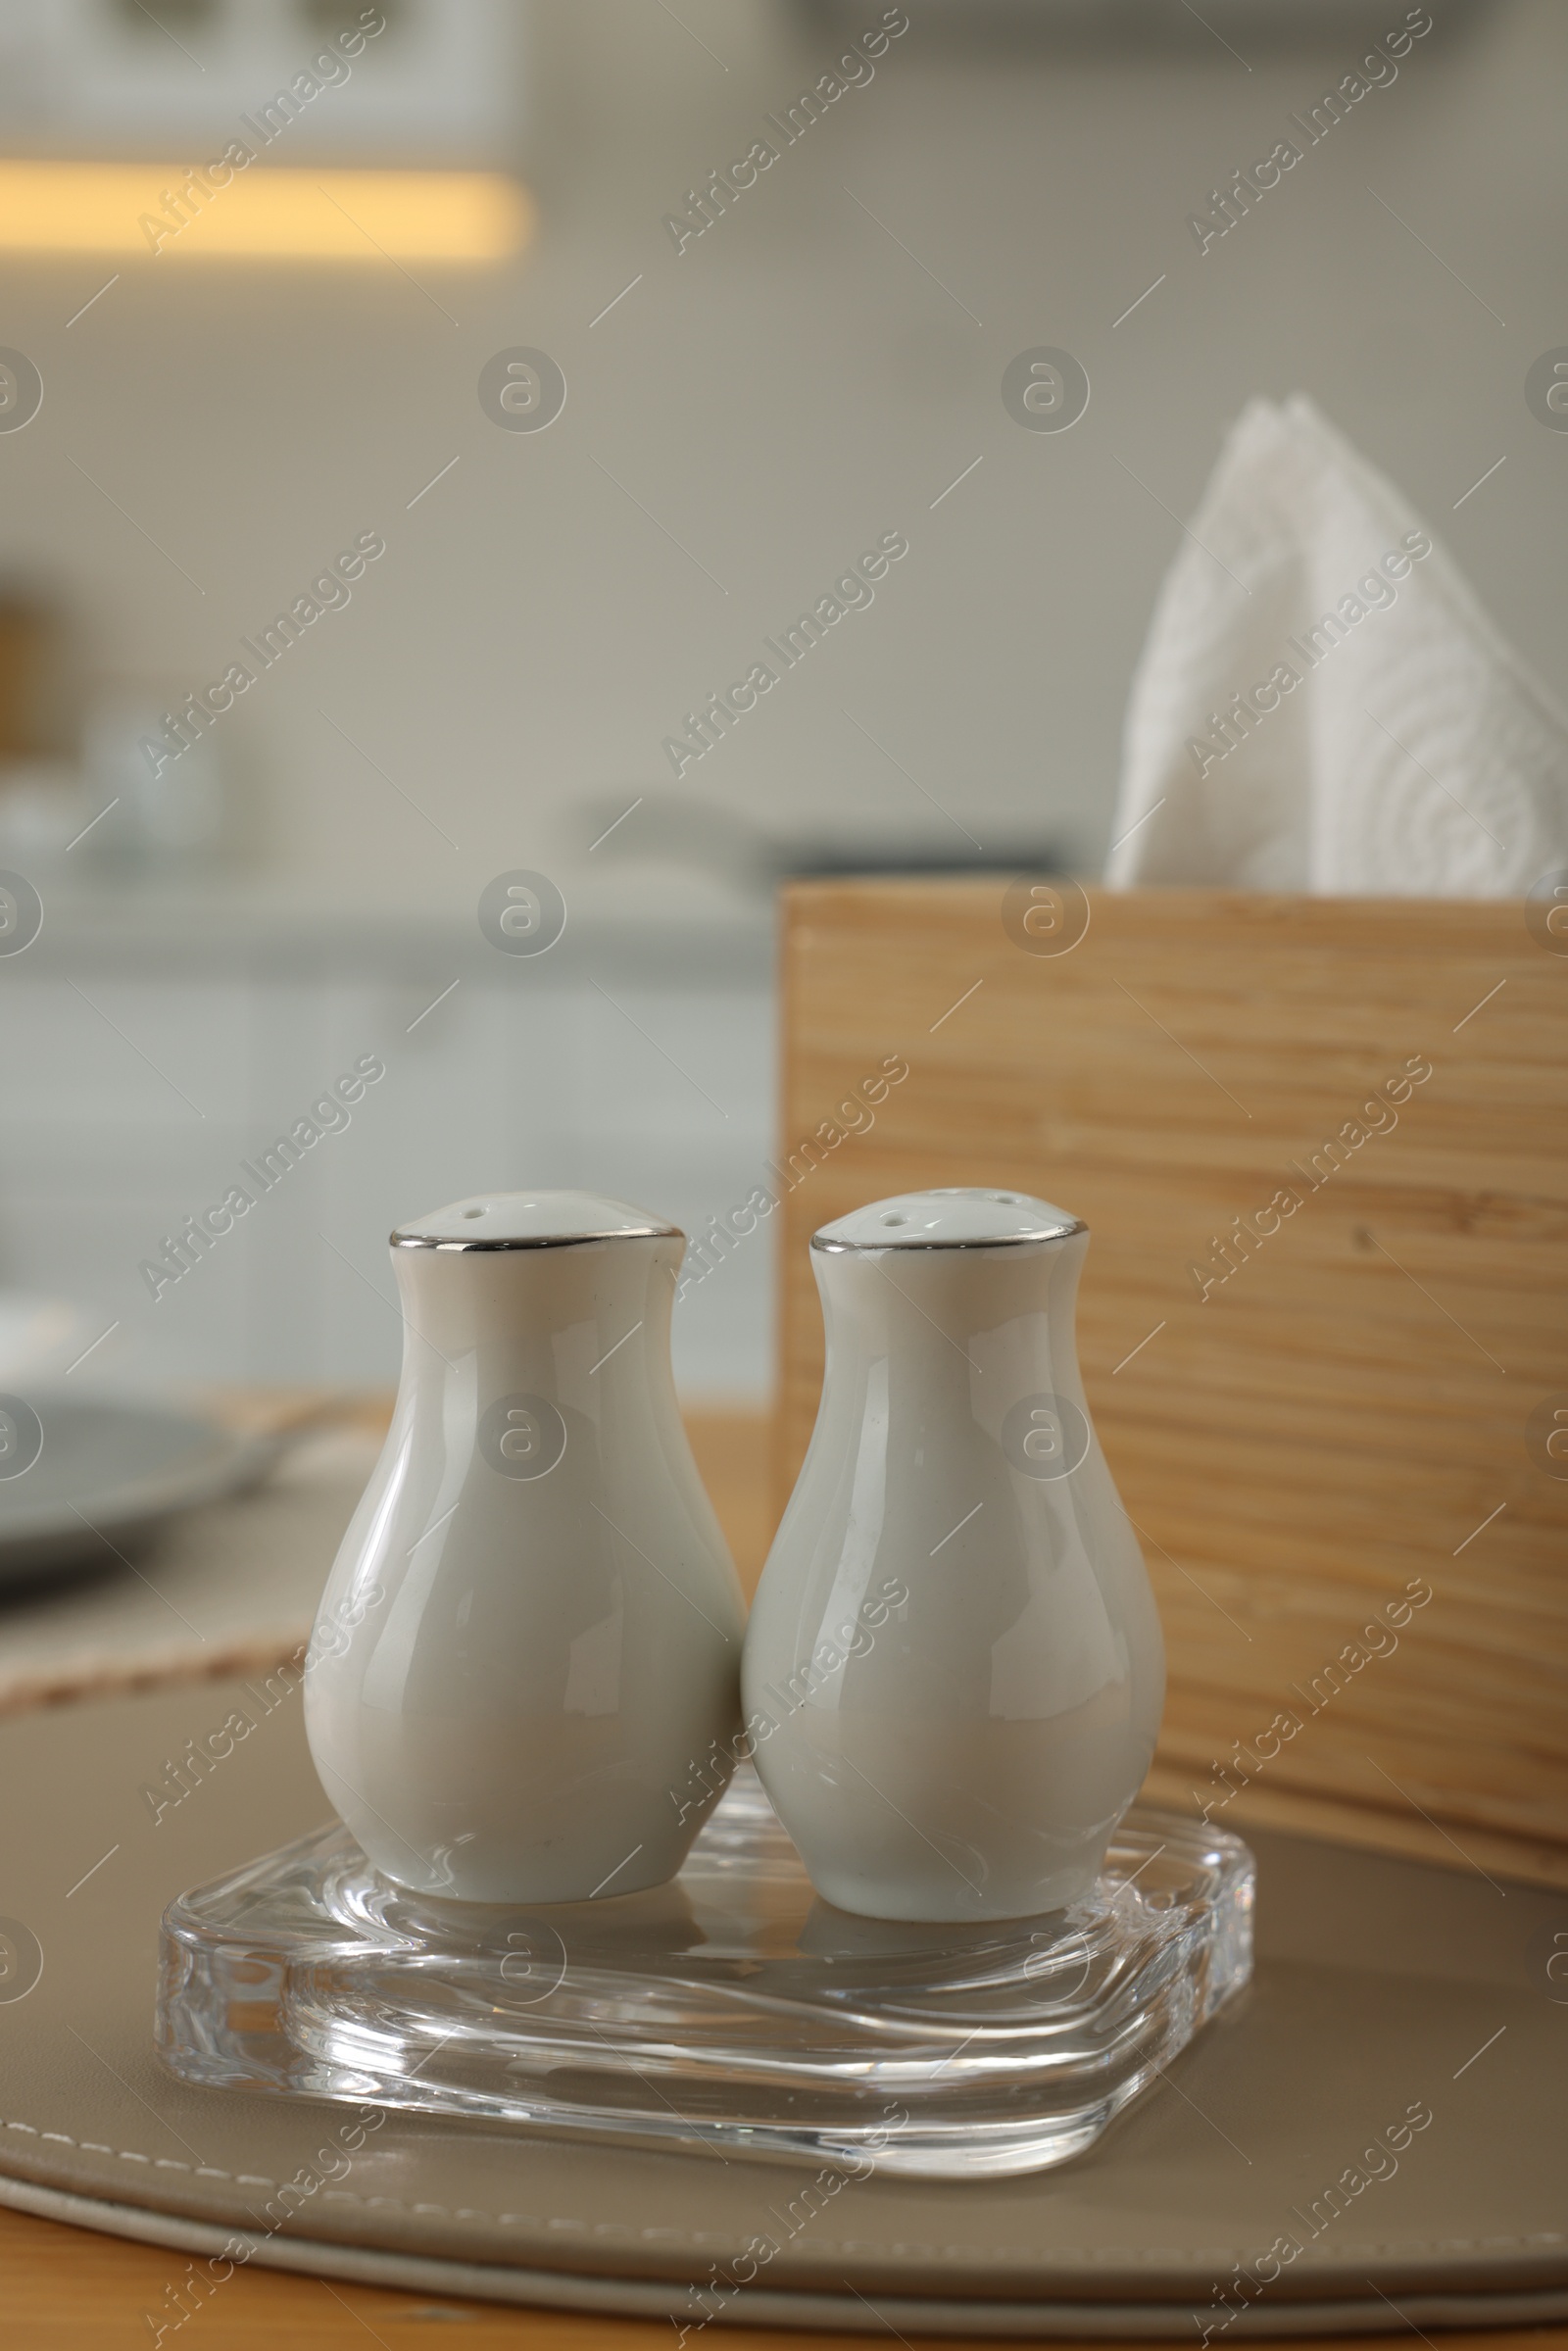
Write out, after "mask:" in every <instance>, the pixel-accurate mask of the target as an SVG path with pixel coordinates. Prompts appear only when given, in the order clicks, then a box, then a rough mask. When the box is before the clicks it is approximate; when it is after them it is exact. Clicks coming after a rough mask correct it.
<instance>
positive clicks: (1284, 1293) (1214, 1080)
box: [777, 880, 1568, 1885]
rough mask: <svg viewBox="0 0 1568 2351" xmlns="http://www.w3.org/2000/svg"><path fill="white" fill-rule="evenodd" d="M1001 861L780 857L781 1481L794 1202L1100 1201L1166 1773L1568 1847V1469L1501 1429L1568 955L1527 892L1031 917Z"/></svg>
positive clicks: (801, 1277)
mask: <svg viewBox="0 0 1568 2351" xmlns="http://www.w3.org/2000/svg"><path fill="white" fill-rule="evenodd" d="M1004 892H1005V883H1004V882H1003V881H1002V880H997V881H994V882H993V881H965V882H962V883H946V882H944V883H918V882H914V883H906V882H893V881H888V882H854V883H822V884H803V885H799V886H797V887H796V888H794V889H793V890H792V891H791V892H790V893H789V896H788V899H787V906H786V918H785V930H784V948H783V955H784V972H783V978H784V997H785V1067H784V1080H783V1084H784V1104H783V1133H784V1138H785V1141H784V1147H783V1149H782V1150H781V1151H780V1154H779V1166H780V1168H781V1170H782V1172H783V1174H784V1177H785V1180H786V1182H788V1183H790V1184H791V1185H792V1188H791V1189H790V1190H788V1192H787V1194H786V1197H785V1200H784V1205H783V1212H782V1217H781V1219H780V1221H781V1224H782V1250H781V1279H782V1300H781V1316H780V1328H781V1334H782V1358H783V1359H782V1367H781V1415H780V1433H779V1434H780V1449H779V1457H778V1461H777V1471H778V1478H779V1481H780V1492H781V1493H784V1492H787V1490H788V1485H789V1483H790V1481H792V1480H793V1477H794V1475H795V1472H796V1470H797V1468H798V1466H799V1463H800V1461H801V1458H802V1456H803V1454H804V1452H805V1448H806V1444H807V1441H808V1438H809V1433H810V1428H811V1423H812V1420H813V1418H814V1414H815V1407H816V1400H817V1395H818V1391H819V1386H820V1379H821V1320H820V1315H819V1312H818V1308H817V1302H816V1297H815V1292H814V1286H813V1284H812V1280H811V1275H810V1271H809V1254H808V1243H809V1236H810V1234H811V1233H812V1232H813V1231H814V1230H815V1228H816V1227H817V1226H818V1225H821V1224H823V1223H825V1222H826V1221H828V1219H830V1218H832V1217H834V1216H838V1215H842V1214H843V1213H845V1212H846V1211H847V1210H848V1209H850V1208H852V1207H854V1206H856V1205H858V1204H859V1203H861V1202H863V1201H866V1200H875V1199H878V1198H881V1197H884V1196H886V1195H888V1194H891V1193H897V1192H905V1191H909V1190H913V1189H916V1188H920V1187H924V1186H929V1185H944V1184H956V1185H962V1184H978V1183H985V1184H997V1185H1005V1186H1007V1187H1008V1188H1016V1189H1019V1190H1028V1191H1030V1192H1034V1193H1039V1194H1042V1195H1043V1196H1044V1197H1045V1198H1047V1199H1048V1200H1054V1201H1056V1202H1057V1203H1058V1204H1059V1205H1061V1206H1064V1207H1067V1208H1070V1209H1073V1210H1075V1211H1076V1212H1077V1213H1079V1214H1080V1215H1082V1216H1084V1217H1086V1218H1087V1220H1088V1222H1089V1224H1090V1227H1091V1230H1092V1234H1093V1240H1092V1245H1091V1249H1090V1255H1089V1264H1088V1269H1087V1272H1086V1275H1085V1279H1084V1288H1083V1296H1082V1301H1081V1309H1080V1347H1081V1353H1082V1361H1083V1368H1084V1376H1085V1380H1086V1383H1087V1386H1088V1390H1089V1396H1090V1399H1091V1404H1092V1408H1093V1410H1094V1413H1095V1417H1096V1421H1097V1425H1098V1426H1099V1428H1100V1431H1101V1435H1102V1438H1103V1443H1104V1446H1105V1451H1106V1453H1107V1455H1108V1456H1109V1459H1110V1462H1111V1466H1112V1469H1113V1471H1114V1473H1115V1475H1116V1478H1117V1480H1118V1483H1119V1485H1120V1488H1121V1492H1122V1494H1123V1497H1124V1500H1125V1502H1126V1505H1127V1508H1128V1510H1129V1512H1130V1514H1131V1516H1132V1518H1133V1520H1134V1522H1135V1524H1136V1525H1137V1526H1138V1528H1139V1530H1140V1532H1141V1534H1142V1537H1143V1542H1144V1550H1145V1554H1146V1557H1147V1558H1148V1560H1149V1564H1150V1570H1151V1573H1152V1577H1153V1580H1154V1584H1155V1589H1156V1592H1157V1593H1158V1597H1159V1603H1160V1608H1161V1613H1162V1615H1163V1618H1164V1623H1165V1632H1166V1640H1167V1643H1168V1647H1169V1653H1170V1666H1171V1681H1170V1696H1169V1701H1168V1705H1167V1709H1166V1718H1165V1729H1164V1734H1163V1738H1162V1740H1161V1745H1160V1750H1159V1754H1158V1757H1157V1759H1156V1763H1155V1768H1154V1773H1153V1776H1152V1781H1151V1785H1150V1793H1151V1795H1152V1796H1155V1797H1157V1798H1158V1799H1159V1800H1161V1801H1165V1802H1180V1803H1181V1804H1182V1805H1183V1807H1184V1808H1190V1809H1197V1808H1199V1807H1200V1806H1201V1804H1202V1803H1203V1802H1205V1801H1207V1802H1208V1803H1209V1804H1210V1806H1211V1807H1212V1817H1214V1818H1216V1819H1219V1820H1222V1821H1225V1822H1245V1821H1246V1820H1247V1819H1248V1818H1253V1819H1262V1820H1268V1821H1270V1822H1272V1823H1273V1824H1274V1825H1276V1826H1279V1827H1286V1828H1302V1829H1306V1830H1309V1831H1310V1832H1312V1833H1314V1834H1318V1835H1331V1836H1340V1837H1348V1838H1350V1839H1352V1840H1354V1841H1358V1842H1365V1843H1370V1844H1373V1845H1382V1846H1385V1847H1387V1848H1389V1849H1397V1850H1400V1851H1406V1852H1413V1853H1417V1854H1420V1855H1422V1856H1423V1857H1425V1858H1429V1859H1433V1860H1438V1861H1447V1862H1449V1863H1452V1864H1453V1865H1454V1866H1463V1865H1464V1864H1465V1863H1466V1861H1469V1862H1471V1863H1473V1864H1474V1865H1476V1866H1479V1867H1482V1868H1483V1869H1485V1870H1487V1871H1488V1872H1490V1873H1493V1874H1495V1875H1498V1876H1501V1875H1504V1874H1506V1873H1508V1872H1512V1873H1514V1874H1516V1875H1519V1876H1523V1877H1527V1878H1532V1879H1536V1880H1538V1881H1541V1882H1544V1883H1550V1884H1556V1885H1564V1884H1568V1707H1565V1703H1564V1688H1565V1684H1564V1669H1565V1666H1568V1606H1565V1593H1568V1573H1565V1546H1564V1535H1565V1532H1568V1483H1563V1482H1560V1481H1559V1480H1557V1479H1556V1478H1555V1477H1553V1476H1551V1475H1548V1474H1547V1473H1546V1472H1545V1470H1544V1468H1542V1467H1540V1466H1538V1464H1537V1461H1536V1460H1535V1459H1533V1458H1532V1454H1531V1452H1530V1451H1529V1449H1527V1423H1528V1422H1529V1420H1530V1416H1531V1414H1532V1412H1533V1411H1534V1410H1535V1409H1536V1408H1537V1407H1538V1406H1540V1405H1542V1404H1543V1403H1544V1402H1545V1401H1547V1400H1549V1399H1550V1398H1552V1397H1553V1396H1560V1398H1561V1400H1562V1402H1563V1403H1564V1405H1565V1406H1568V1313H1565V1302H1568V1159H1565V1155H1564V1143H1565V1140H1568V1125H1565V1120H1564V1111H1565V1108H1568V959H1564V958H1561V957H1559V956H1557V955H1553V954H1550V953H1547V952H1546V951H1545V950H1544V949H1543V948H1542V947H1540V946H1539V945H1538V944H1537V943H1536V940H1535V939H1534V937H1533V936H1532V935H1531V933H1530V932H1529V930H1528V929H1527V927H1526V924H1525V921H1524V917H1523V909H1522V908H1521V906H1519V905H1518V904H1514V903H1510V904H1506V905H1476V904H1469V903H1464V904H1433V903H1429V902H1424V901H1412V900H1395V901H1370V900H1326V899H1298V898H1266V897H1254V896H1250V895H1243V894H1230V893H1221V892H1187V891H1148V892H1130V893H1127V894H1124V895H1116V896H1111V895H1098V894H1092V896H1091V899H1090V901H1089V905H1090V907H1091V909H1092V919H1091V921H1090V925H1089V929H1088V931H1087V934H1086V935H1085V936H1084V937H1083V938H1082V939H1081V941H1080V943H1079V944H1078V945H1077V946H1075V947H1074V948H1073V949H1072V950H1071V951H1070V952H1068V953H1063V954H1057V955H1049V954H1038V953H1033V952H1026V951H1025V949H1024V948H1023V947H1022V946H1020V945H1019V944H1017V943H1016V938H1017V935H1018V934H1017V933H1016V926H1014V931H1013V932H1011V933H1009V930H1008V929H1007V928H1005V926H1004V921H1003V906H1004ZM890 1057H891V1059H892V1061H893V1063H894V1065H895V1066H896V1065H897V1064H899V1063H901V1062H907V1066H908V1075H907V1077H906V1078H903V1079H902V1080H900V1081H898V1082H897V1083H895V1084H894V1085H893V1086H892V1087H891V1089H890V1090H889V1092H888V1093H887V1095H886V1098H885V1099H884V1100H883V1101H882V1102H880V1103H879V1104H875V1105H874V1106H869V1107H868V1106H867V1103H868V1095H867V1089H866V1086H865V1083H864V1081H865V1080H866V1079H867V1077H868V1076H870V1075H872V1074H873V1073H875V1072H876V1071H877V1070H878V1069H879V1068H881V1066H882V1065H883V1063H884V1061H885V1060H886V1059H889V1058H890ZM1425 1063H1430V1066H1431V1075H1430V1077H1428V1078H1426V1079H1425V1080H1424V1081H1422V1082H1420V1083H1416V1084H1413V1085H1412V1086H1411V1088H1410V1091H1409V1093H1408V1096H1407V1097H1406V1099H1404V1100H1403V1101H1402V1102H1398V1103H1397V1104H1394V1105H1389V1104H1388V1098H1387V1096H1385V1097H1384V1102H1385V1104H1386V1105H1387V1106H1386V1107H1385V1109H1384V1110H1382V1111H1372V1112H1368V1111H1366V1110H1365V1109H1364V1108H1363V1105H1365V1104H1366V1103H1367V1102H1369V1101H1371V1100H1373V1099H1374V1097H1375V1093H1376V1090H1377V1089H1379V1088H1380V1087H1382V1086H1384V1084H1385V1082H1386V1081H1388V1080H1390V1079H1391V1078H1395V1077H1396V1076H1397V1074H1398V1073H1399V1072H1401V1071H1403V1070H1405V1068H1406V1065H1407V1064H1414V1065H1415V1066H1417V1067H1419V1066H1421V1065H1423V1064H1425ZM872 1091H873V1092H874V1089H873V1090H872ZM1396 1118H1397V1124H1396V1123H1394V1121H1395V1119H1396ZM1374 1123H1377V1124H1379V1125H1380V1126H1381V1129H1382V1131H1380V1132H1375V1133H1374V1132H1370V1131H1369V1129H1370V1128H1371V1126H1372V1125H1373V1124H1374ZM852 1128H853V1129H855V1130H857V1131H853V1132H852V1131H850V1130H851V1129H852ZM1356 1135H1360V1136H1361V1137H1362V1140H1360V1141H1356V1140H1355V1139H1354V1138H1355V1136H1356ZM835 1138H838V1139H837V1140H835ZM1331 1138H1337V1139H1339V1146H1340V1148H1339V1151H1338V1152H1329V1151H1326V1149H1325V1146H1326V1144H1327V1142H1328V1141H1329V1139H1331ZM808 1146H810V1148H808ZM1314 1154H1316V1166H1314ZM1323 1171H1326V1172H1323ZM1282 1192H1285V1193H1287V1194H1294V1196H1295V1197H1296V1199H1297V1200H1298V1201H1299V1205H1297V1206H1295V1207H1294V1208H1292V1209H1291V1210H1290V1211H1289V1213H1283V1212H1282V1211H1281V1210H1280V1209H1279V1208H1276V1210H1275V1214H1274V1217H1273V1219H1272V1221H1273V1222H1274V1224H1275V1225H1276V1226H1277V1229H1276V1230H1274V1231H1272V1232H1268V1233H1266V1234H1263V1233H1260V1230H1259V1222H1260V1220H1259V1211H1263V1210H1265V1209H1266V1208H1267V1206H1268V1203H1270V1202H1272V1201H1275V1200H1276V1198H1277V1196H1278V1195H1280V1194H1281V1193H1282ZM1238 1218H1240V1219H1242V1220H1244V1222H1243V1224H1242V1225H1241V1227H1238V1226H1237V1224H1236V1223H1235V1221H1234V1220H1236V1219H1238ZM1270 1222H1271V1219H1270V1217H1269V1216H1268V1215H1266V1214H1265V1215H1264V1216H1263V1217H1262V1218H1261V1224H1262V1225H1263V1226H1267V1225H1268V1224H1269V1223H1270ZM1226 1236H1230V1252H1229V1257H1228V1258H1227V1257H1226V1256H1225V1255H1222V1254H1221V1253H1220V1252H1219V1249H1218V1247H1217V1245H1218V1243H1219V1242H1220V1241H1222V1240H1224V1239H1225V1237H1226ZM1195 1269H1196V1271H1195ZM1205 1280H1207V1281H1208V1282H1209V1285H1210V1286H1209V1287H1208V1288H1207V1290H1206V1294H1205V1292H1204V1290H1203V1287H1202V1285H1203V1283H1204V1281H1205ZM1564 1466H1565V1467H1568V1463H1565V1464H1564ZM1412 1584H1414V1585H1416V1586H1417V1587H1418V1588H1429V1589H1430V1592H1431V1594H1432V1597H1431V1599H1430V1601H1428V1602H1426V1603H1425V1604H1423V1605H1421V1606H1420V1607H1418V1608H1417V1609H1415V1610H1414V1612H1413V1613H1412V1614H1411V1615H1410V1618H1409V1620H1408V1622H1407V1624H1405V1625H1404V1626H1403V1627H1402V1628H1397V1627H1394V1626H1390V1625H1389V1624H1388V1619H1387V1615H1386V1613H1383V1614H1382V1623H1383V1625H1384V1627H1386V1628H1387V1629H1386V1630H1374V1631H1373V1632H1372V1633H1371V1635H1370V1637H1367V1636H1366V1635H1365V1634H1364V1630H1363V1629H1364V1628H1367V1627H1368V1626H1372V1627H1374V1628H1375V1627H1377V1626H1378V1624H1379V1619H1380V1613H1381V1612H1386V1611H1387V1609H1388V1606H1389V1604H1390V1603H1391V1602H1393V1601H1396V1600H1397V1599H1398V1598H1399V1596H1400V1595H1403V1594H1405V1593H1406V1591H1407V1587H1409V1586H1410V1585H1412ZM1396 1641H1397V1646H1395V1645H1394V1644H1395V1642H1396ZM1373 1649H1377V1650H1380V1651H1382V1652H1383V1653H1381V1654H1371V1653H1370V1652H1371V1651H1372V1650H1373ZM1357 1659H1359V1660H1360V1662H1357V1661H1356V1660H1357ZM1282 1714H1283V1715H1285V1716H1286V1717H1287V1718H1292V1719H1294V1720H1295V1721H1296V1722H1297V1724H1298V1725H1299V1728H1298V1729H1296V1730H1295V1731H1290V1732H1287V1731H1286V1730H1285V1729H1284V1727H1283V1726H1281V1725H1278V1724H1277V1722H1276V1718H1277V1717H1279V1716H1280V1715H1282ZM1271 1726H1273V1727H1274V1728H1273V1732H1272V1743H1274V1744H1276V1745H1277V1747H1278V1752H1277V1753H1275V1754H1272V1755H1267V1756H1260V1755H1259V1754H1258V1752H1257V1745H1256V1742H1257V1740H1258V1739H1259V1738H1260V1737H1262V1738H1263V1743H1264V1745H1265V1746H1268V1745H1269V1744H1270V1743H1271V1741H1270V1738H1269V1736H1267V1735H1268V1734H1269V1733H1270V1728H1271Z"/></svg>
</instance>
